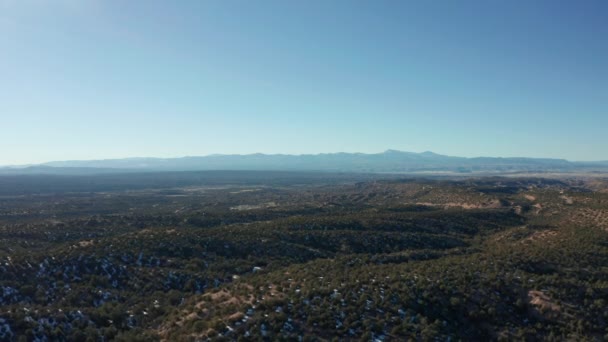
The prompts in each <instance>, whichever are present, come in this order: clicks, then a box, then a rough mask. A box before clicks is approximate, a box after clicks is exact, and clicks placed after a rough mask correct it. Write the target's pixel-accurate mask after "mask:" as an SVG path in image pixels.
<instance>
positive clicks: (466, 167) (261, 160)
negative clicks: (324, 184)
mask: <svg viewBox="0 0 608 342" xmlns="http://www.w3.org/2000/svg"><path fill="white" fill-rule="evenodd" d="M206 170H281V171H332V172H336V171H337V172H458V173H469V172H518V171H529V172H572V171H608V162H607V161H598V162H571V161H568V160H565V159H551V158H524V157H512V158H501V157H474V158H466V157H454V156H446V155H441V154H436V153H433V152H430V151H427V152H422V153H414V152H403V151H397V150H386V151H385V152H382V153H374V154H365V153H344V152H339V153H322V154H302V155H288V154H261V153H256V154H247V155H220V154H215V155H209V156H198V157H197V156H188V157H181V158H125V159H105V160H69V161H53V162H48V163H43V164H39V165H31V166H27V167H22V168H19V167H11V168H2V169H0V172H2V173H11V174H15V173H71V174H74V173H90V172H103V173H108V172H111V173H113V172H133V171H206Z"/></svg>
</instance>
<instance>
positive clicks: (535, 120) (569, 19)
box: [0, 0, 608, 165]
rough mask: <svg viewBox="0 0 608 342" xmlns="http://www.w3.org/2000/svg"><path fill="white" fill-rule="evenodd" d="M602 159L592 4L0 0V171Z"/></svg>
mask: <svg viewBox="0 0 608 342" xmlns="http://www.w3.org/2000/svg"><path fill="white" fill-rule="evenodd" d="M389 148H390V149H399V150H405V151H414V152H421V151H425V150H431V151H434V152H437V153H442V154H448V155H458V156H481V155H483V156H532V157H557V158H567V159H570V160H608V1H604V0H598V1H586V0H585V1H575V0H572V1H560V0H550V1H527V0H526V1H523V0H521V1H516V0H514V1H492V0H489V1H397V0H387V1H382V0H379V1H376V0H374V1H372V0H369V1H350V0H344V1H331V0H318V1H311V0H306V1H283V0H281V1H278V0H277V1H270V0H259V1H257V0H256V1H248V0H247V1H245V0H243V1H233V0H218V1H209V0H204V1H198V0H196V1H185V0H184V1H155V0H151V1H148V0H146V1H144V0H139V1H136V0H131V1H118V0H53V1H50V0H49V1H42V0H39V1H33V0H0V165H6V164H22V163H33V162H43V161H49V160H66V159H97V158H118V157H132V156H158V157H173V156H185V155H206V154H212V153H255V152H263V153H295V154H300V153H319V152H337V151H346V152H355V151H357V152H380V151H383V150H385V149H389Z"/></svg>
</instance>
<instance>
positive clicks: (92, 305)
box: [0, 176, 608, 341]
mask: <svg viewBox="0 0 608 342" xmlns="http://www.w3.org/2000/svg"><path fill="white" fill-rule="evenodd" d="M322 179H323V178H322V177H318V176H315V178H314V179H313V180H310V179H307V181H305V182H303V181H295V180H294V181H292V182H289V181H288V179H287V178H281V181H280V182H272V181H269V180H267V179H261V180H260V179H250V180H248V182H240V183H236V182H232V183H231V182H228V181H225V182H223V183H221V184H219V183H218V184H205V183H204V182H200V184H198V185H194V184H192V182H188V184H177V185H178V186H164V187H162V188H160V187H157V188H154V187H152V188H145V187H143V186H142V187H138V188H137V189H135V190H129V191H118V190H116V189H110V190H107V189H94V188H92V189H89V190H87V191H86V192H83V191H76V192H65V191H55V189H56V188H55V187H53V186H49V187H48V188H49V189H52V190H53V191H49V192H46V193H39V194H36V193H32V192H31V191H27V192H23V193H19V191H17V190H14V191H4V192H3V197H1V198H0V272H1V273H0V274H1V278H0V340H8V341H22V340H23V341H31V340H40V341H42V340H65V341H84V340H89V341H101V340H112V339H114V340H125V341H126V340H129V341H132V340H141V341H152V340H166V341H196V340H252V341H256V340H299V339H302V340H310V341H315V340H317V341H325V340H376V341H402V340H408V339H411V340H420V341H434V340H441V341H447V340H451V341H456V340H539V339H544V340H598V341H599V340H604V339H608V323H607V321H608V306H607V305H606V300H608V193H607V192H606V191H605V189H606V184H608V183H607V182H606V181H605V180H602V179H599V178H594V179H592V180H588V179H540V178H531V179H528V178H481V179H464V180H432V179H398V178H394V177H393V178H378V179H371V178H370V177H367V176H366V177H365V179H359V180H357V179H354V178H353V177H350V178H346V177H345V178H340V177H337V176H336V177H333V178H331V179H330V181H327V180H326V181H323V182H322V181H321V180H322ZM328 179H329V178H328ZM62 181H66V180H62ZM178 183H179V182H178ZM146 184H147V183H146ZM148 185H149V184H148ZM72 190H73V189H72Z"/></svg>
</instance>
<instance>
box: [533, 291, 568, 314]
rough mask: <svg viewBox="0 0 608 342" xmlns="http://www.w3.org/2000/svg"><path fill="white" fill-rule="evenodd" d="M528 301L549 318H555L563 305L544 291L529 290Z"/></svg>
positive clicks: (539, 312)
mask: <svg viewBox="0 0 608 342" xmlns="http://www.w3.org/2000/svg"><path fill="white" fill-rule="evenodd" d="M528 303H530V305H532V306H533V307H534V308H535V309H536V311H537V313H538V314H540V315H541V316H544V317H547V318H555V317H557V316H558V315H559V313H560V312H561V307H560V306H559V305H557V304H556V303H555V302H554V301H553V299H551V298H550V297H549V296H547V295H546V294H545V293H544V292H542V291H537V290H530V291H528Z"/></svg>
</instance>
